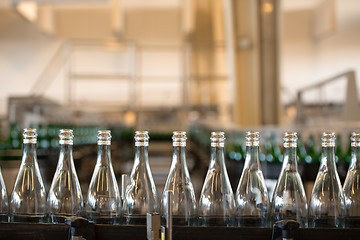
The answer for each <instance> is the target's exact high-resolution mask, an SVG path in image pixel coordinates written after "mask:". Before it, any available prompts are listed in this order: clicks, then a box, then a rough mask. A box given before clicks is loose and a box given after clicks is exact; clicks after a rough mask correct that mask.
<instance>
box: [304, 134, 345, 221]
mask: <svg viewBox="0 0 360 240" xmlns="http://www.w3.org/2000/svg"><path fill="white" fill-rule="evenodd" d="M321 151H322V152H321V159H320V160H321V162H320V167H319V171H318V174H317V176H316V180H315V183H314V187H313V190H312V193H311V197H310V202H309V227H313V228H316V227H323V228H333V227H339V228H342V227H343V226H344V214H345V203H344V194H343V191H342V187H341V183H340V179H339V175H338V173H337V169H336V165H335V134H334V133H326V132H325V133H323V136H322V150H321Z"/></svg>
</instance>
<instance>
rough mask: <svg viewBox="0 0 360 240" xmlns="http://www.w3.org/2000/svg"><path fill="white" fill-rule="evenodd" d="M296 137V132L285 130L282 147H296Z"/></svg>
mask: <svg viewBox="0 0 360 240" xmlns="http://www.w3.org/2000/svg"><path fill="white" fill-rule="evenodd" d="M298 139H299V138H298V136H297V132H285V133H284V137H283V141H284V147H285V148H288V147H297V140H298Z"/></svg>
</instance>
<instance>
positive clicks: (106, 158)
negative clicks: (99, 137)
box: [97, 144, 111, 165]
mask: <svg viewBox="0 0 360 240" xmlns="http://www.w3.org/2000/svg"><path fill="white" fill-rule="evenodd" d="M97 164H101V165H109V164H111V145H108V144H99V145H98V158H97Z"/></svg>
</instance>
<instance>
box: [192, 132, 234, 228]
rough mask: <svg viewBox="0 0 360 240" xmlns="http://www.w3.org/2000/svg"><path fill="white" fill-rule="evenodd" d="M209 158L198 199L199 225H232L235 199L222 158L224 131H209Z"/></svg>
mask: <svg viewBox="0 0 360 240" xmlns="http://www.w3.org/2000/svg"><path fill="white" fill-rule="evenodd" d="M210 140H211V160H210V165H209V168H208V171H207V174H206V177H205V181H204V185H203V187H202V190H201V195H200V200H199V210H198V212H199V213H198V214H199V225H200V226H233V225H234V213H235V201H234V194H233V191H232V188H231V185H230V181H229V177H228V174H227V170H226V166H225V159H224V141H225V134H224V132H212V133H211V137H210Z"/></svg>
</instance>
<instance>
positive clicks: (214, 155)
mask: <svg viewBox="0 0 360 240" xmlns="http://www.w3.org/2000/svg"><path fill="white" fill-rule="evenodd" d="M216 165H219V166H220V167H225V162H224V147H220V146H215V147H214V146H213V147H211V162H210V167H214V166H216Z"/></svg>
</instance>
